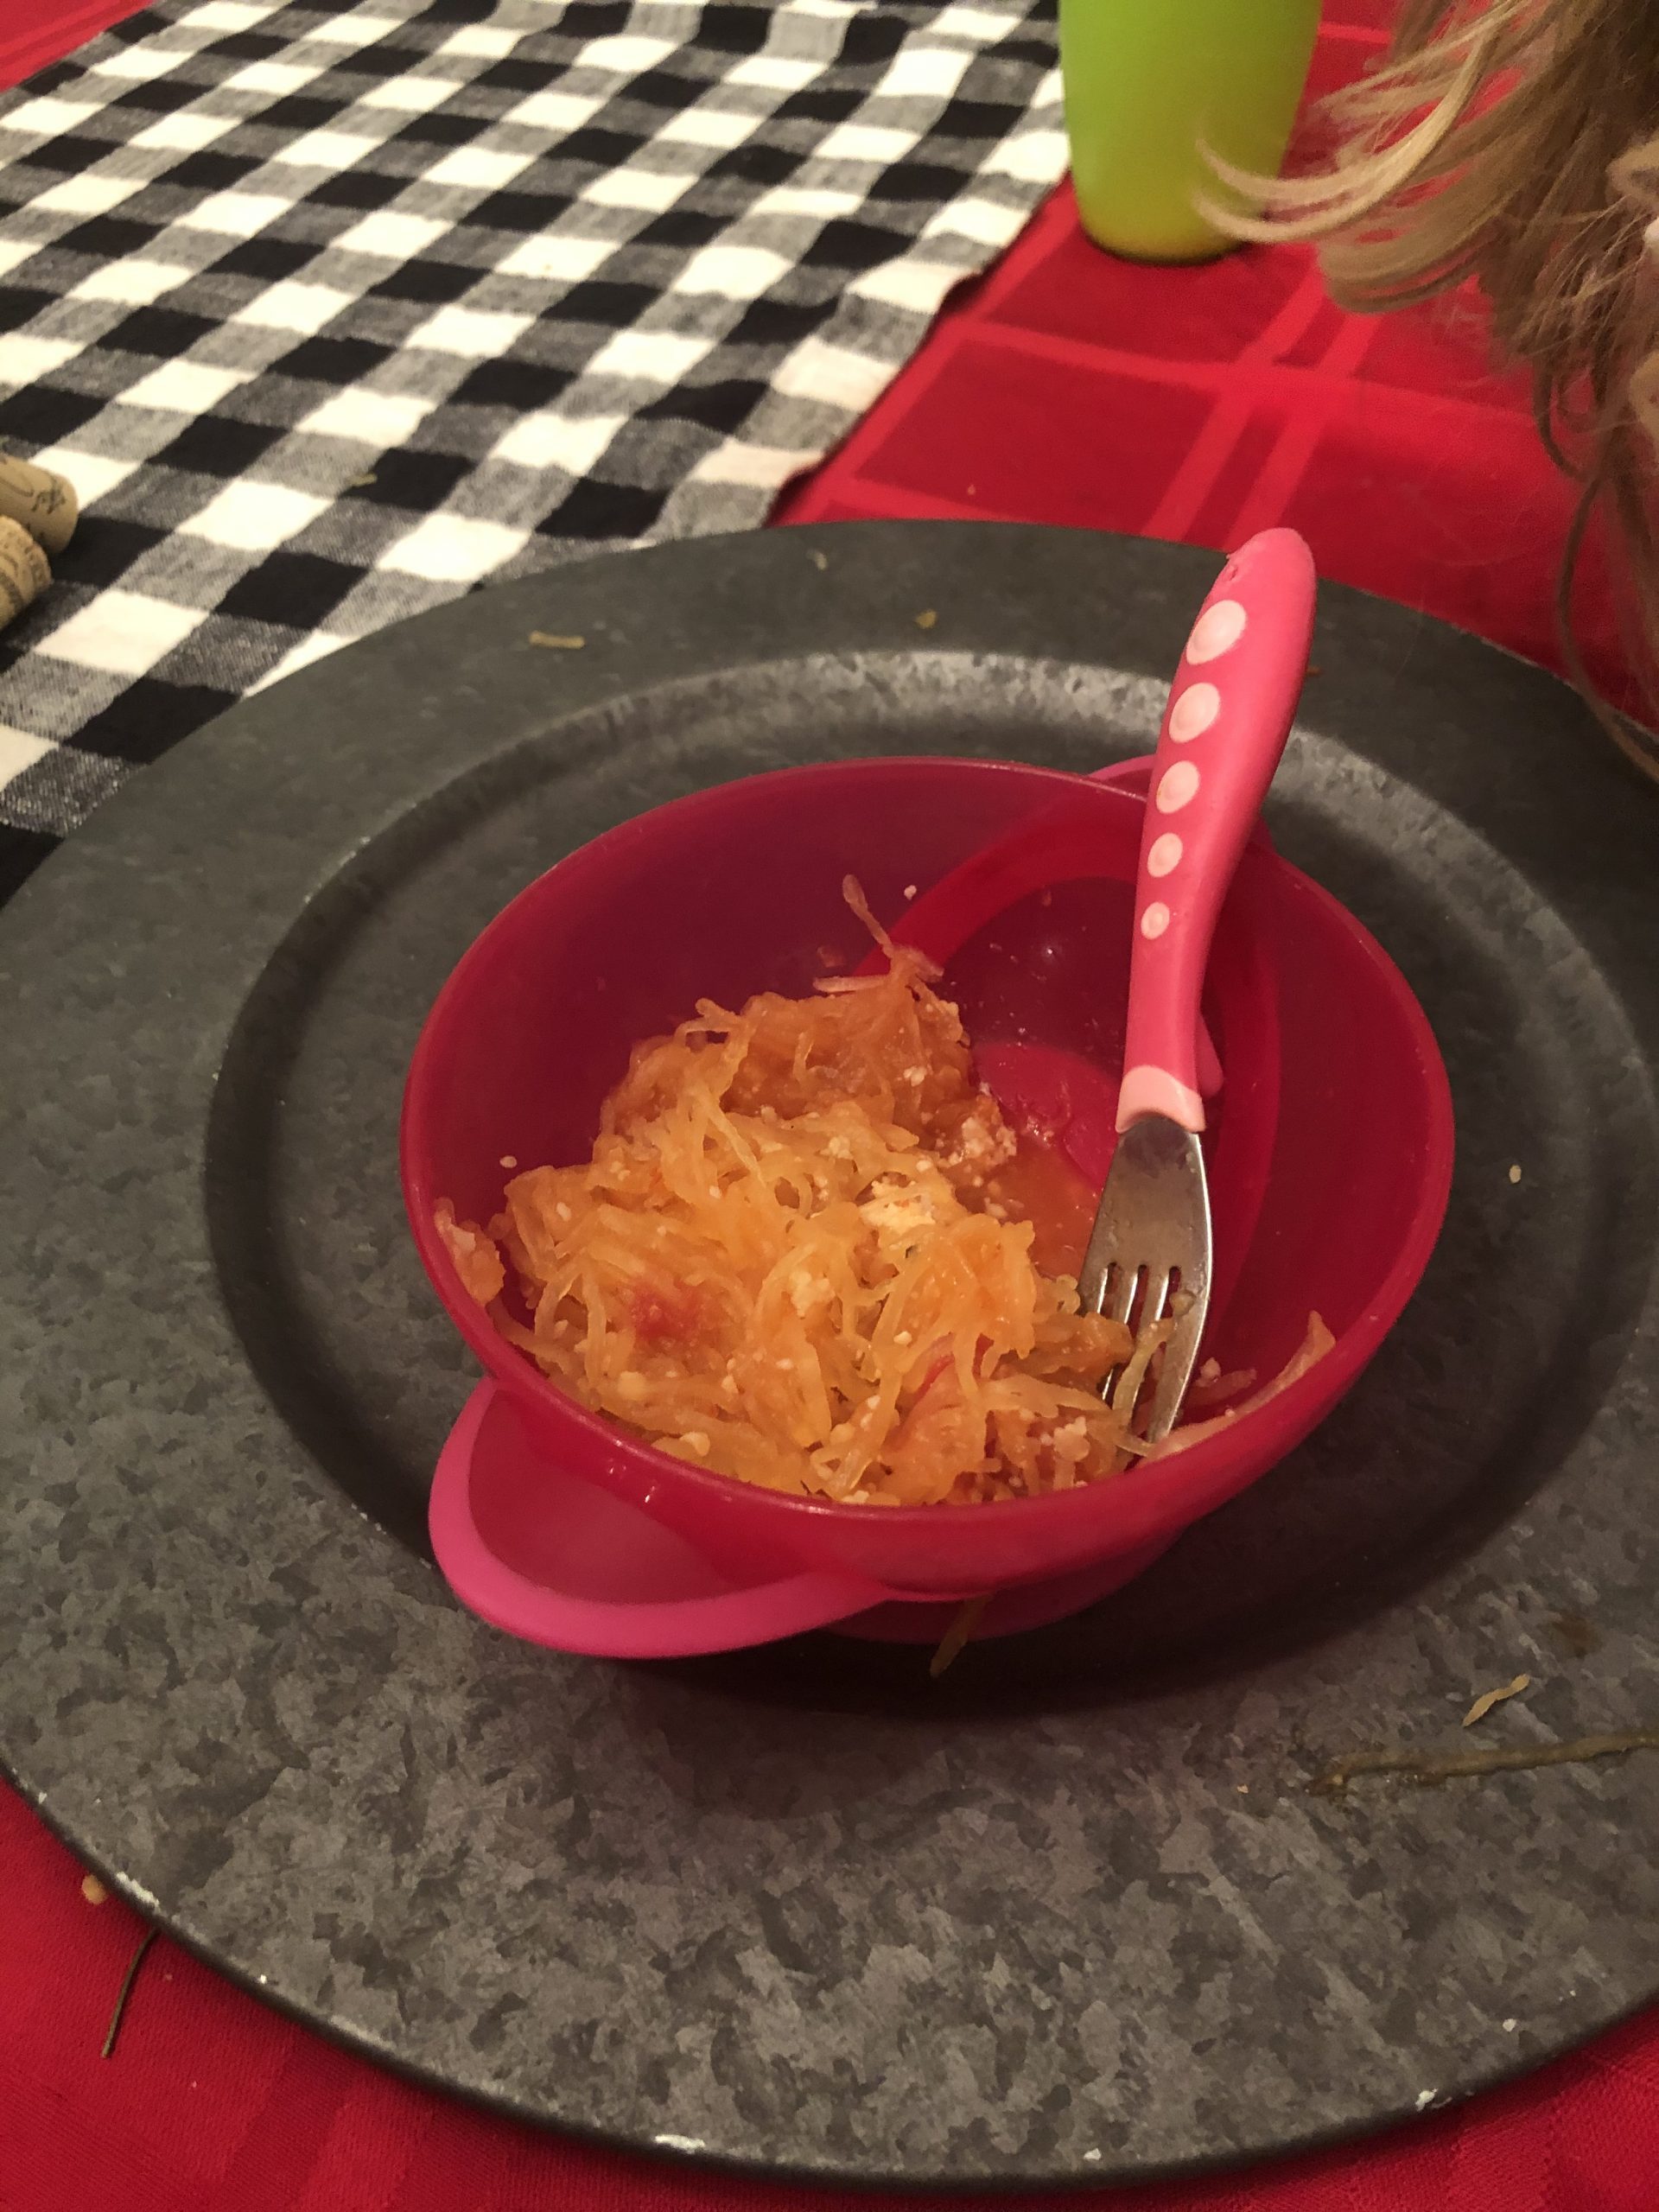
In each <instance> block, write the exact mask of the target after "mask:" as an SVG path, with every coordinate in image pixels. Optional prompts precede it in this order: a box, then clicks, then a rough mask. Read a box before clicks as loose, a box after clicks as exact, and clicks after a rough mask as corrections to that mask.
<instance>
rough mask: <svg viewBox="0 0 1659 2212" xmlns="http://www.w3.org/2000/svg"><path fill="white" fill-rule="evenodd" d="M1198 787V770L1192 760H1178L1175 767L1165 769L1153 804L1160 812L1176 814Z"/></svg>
mask: <svg viewBox="0 0 1659 2212" xmlns="http://www.w3.org/2000/svg"><path fill="white" fill-rule="evenodd" d="M1197 791H1198V769H1197V768H1196V767H1195V766H1193V764H1192V761H1190V760H1178V761H1177V762H1176V763H1175V766H1173V768H1166V770H1165V771H1164V776H1163V780H1162V782H1161V783H1160V785H1159V786H1158V792H1157V797H1156V798H1154V801H1153V804H1154V806H1156V808H1157V809H1158V811H1159V813H1160V814H1174V813H1177V812H1179V810H1180V809H1181V808H1182V807H1184V806H1185V804H1187V802H1188V800H1189V799H1191V798H1192V797H1193V796H1194V794H1195V793H1196V792H1197Z"/></svg>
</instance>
